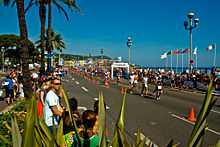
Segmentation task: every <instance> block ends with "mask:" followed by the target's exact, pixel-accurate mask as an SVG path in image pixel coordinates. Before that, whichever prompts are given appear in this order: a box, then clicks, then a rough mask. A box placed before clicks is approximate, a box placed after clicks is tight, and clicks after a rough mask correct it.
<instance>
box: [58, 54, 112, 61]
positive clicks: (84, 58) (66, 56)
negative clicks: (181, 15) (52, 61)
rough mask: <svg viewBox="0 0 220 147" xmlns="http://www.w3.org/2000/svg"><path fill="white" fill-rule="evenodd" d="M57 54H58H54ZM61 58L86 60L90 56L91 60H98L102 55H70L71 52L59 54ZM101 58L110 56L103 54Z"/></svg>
mask: <svg viewBox="0 0 220 147" xmlns="http://www.w3.org/2000/svg"><path fill="white" fill-rule="evenodd" d="M56 56H58V54H56ZM61 58H63V59H64V60H86V59H89V58H92V59H93V60H98V59H102V56H82V55H72V54H61ZM103 59H109V60H111V59H112V58H110V57H108V56H103Z"/></svg>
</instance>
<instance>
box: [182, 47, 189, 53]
mask: <svg viewBox="0 0 220 147" xmlns="http://www.w3.org/2000/svg"><path fill="white" fill-rule="evenodd" d="M181 53H182V54H187V53H189V49H188V48H186V49H184V50H182V52H181Z"/></svg>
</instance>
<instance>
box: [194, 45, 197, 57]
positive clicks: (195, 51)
mask: <svg viewBox="0 0 220 147" xmlns="http://www.w3.org/2000/svg"><path fill="white" fill-rule="evenodd" d="M193 55H197V47H196V48H195V49H194V51H193Z"/></svg>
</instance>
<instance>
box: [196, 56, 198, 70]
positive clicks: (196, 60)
mask: <svg viewBox="0 0 220 147" xmlns="http://www.w3.org/2000/svg"><path fill="white" fill-rule="evenodd" d="M197 56H198V55H197V53H196V70H197V68H198V64H197V62H198V60H197Z"/></svg>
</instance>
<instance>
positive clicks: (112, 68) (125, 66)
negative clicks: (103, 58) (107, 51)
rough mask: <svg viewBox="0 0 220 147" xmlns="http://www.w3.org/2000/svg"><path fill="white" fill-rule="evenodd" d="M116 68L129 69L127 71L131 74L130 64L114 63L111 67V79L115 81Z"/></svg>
mask: <svg viewBox="0 0 220 147" xmlns="http://www.w3.org/2000/svg"><path fill="white" fill-rule="evenodd" d="M114 68H127V71H128V73H129V64H128V63H122V62H121V63H113V64H112V65H111V79H114V77H113V70H114Z"/></svg>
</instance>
